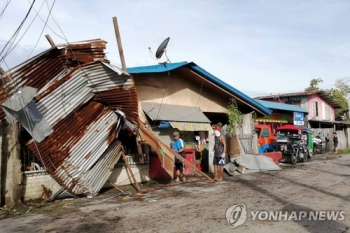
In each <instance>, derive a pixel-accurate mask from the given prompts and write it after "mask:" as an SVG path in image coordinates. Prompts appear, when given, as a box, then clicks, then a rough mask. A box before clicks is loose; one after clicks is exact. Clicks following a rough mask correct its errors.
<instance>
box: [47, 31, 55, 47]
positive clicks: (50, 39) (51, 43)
mask: <svg viewBox="0 0 350 233" xmlns="http://www.w3.org/2000/svg"><path fill="white" fill-rule="evenodd" d="M45 37H46V39H47V41H48V42H49V43H50V45H51V47H52V48H56V45H55V43H54V42H53V40H52V38H51V36H50V35H49V34H46V35H45Z"/></svg>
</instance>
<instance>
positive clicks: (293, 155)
mask: <svg viewBox="0 0 350 233" xmlns="http://www.w3.org/2000/svg"><path fill="white" fill-rule="evenodd" d="M297 157H298V155H297V153H295V152H293V153H292V154H291V155H290V159H291V162H292V164H293V165H295V164H297V161H298V158H297Z"/></svg>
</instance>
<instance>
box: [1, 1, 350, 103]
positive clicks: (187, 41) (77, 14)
mask: <svg viewBox="0 0 350 233" xmlns="http://www.w3.org/2000/svg"><path fill="white" fill-rule="evenodd" d="M6 2H7V0H3V1H0V10H2V9H3V5H4V3H6ZM30 2H31V0H12V1H11V2H10V4H9V5H8V7H7V8H6V10H5V12H4V14H3V16H2V17H1V18H0V28H1V33H0V49H1V48H2V47H3V46H4V45H5V44H6V42H7V41H8V40H9V39H10V38H11V36H12V34H13V33H14V31H15V30H16V29H17V27H18V26H19V24H20V23H21V21H22V19H23V18H24V16H25V14H26V12H27V11H28V9H29V6H30ZM42 3H44V4H43V7H42V8H41V10H40V11H39V9H40V6H41V5H42ZM47 3H48V5H49V6H51V5H52V3H53V0H47V2H46V1H43V0H37V1H36V3H35V5H34V8H35V9H36V11H39V15H40V16H41V17H42V19H43V20H44V21H45V20H46V17H47V15H48V7H47V5H46V4H47ZM349 10H350V1H341V0H338V1H328V0H327V1H322V0H317V1H316V0H308V1H297V0H294V1H283V0H279V1H273V0H269V1H268V0H265V1H264V0H211V1H209V0H177V1H172V0H147V1H146V0H143V1H141V0H139V1H138V0H119V1H115V0H101V1H86V0H84V1H83V0H76V1H68V0H57V1H56V2H55V5H54V6H53V10H52V12H53V16H54V17H55V18H56V20H57V22H58V24H59V26H60V27H61V29H62V31H63V32H64V34H65V36H66V37H67V39H68V40H69V41H70V42H73V41H79V40H88V39H94V38H101V39H104V40H106V41H107V42H108V44H107V51H106V52H107V57H108V59H109V60H110V61H111V62H112V63H113V64H115V65H117V66H120V59H119V54H118V49H117V44H116V39H115V34H114V30H113V23H112V17H113V16H116V17H117V18H118V23H119V29H120V33H121V38H122V44H123V49H124V55H125V60H126V64H127V66H128V67H133V66H143V65H154V64H156V63H157V61H156V60H154V59H153V58H152V57H151V56H150V54H149V51H148V47H151V49H152V51H153V52H154V53H155V51H156V49H157V47H158V45H159V44H160V43H161V42H162V41H163V40H164V39H165V38H167V37H170V42H169V45H168V49H167V55H168V57H169V59H170V61H171V62H181V61H188V62H190V61H193V62H195V63H196V64H198V65H199V66H201V67H202V68H204V69H205V70H207V71H209V72H210V73H212V74H214V75H215V76H217V77H219V78H220V79H222V80H223V81H225V82H227V83H229V84H230V85H232V86H234V87H236V88H237V89H239V90H241V91H243V92H245V93H246V94H248V95H250V96H257V95H265V94H270V93H273V94H277V93H285V92H294V91H302V90H303V89H304V88H305V87H307V86H308V84H309V81H310V80H311V79H313V78H322V79H323V80H324V83H323V84H322V85H321V87H324V88H328V87H332V86H333V84H334V82H335V80H336V79H342V78H345V80H346V81H350V68H349V64H350V63H349V62H350V31H349V30H348V28H349V27H348V24H349V22H350V15H349V13H348V12H349ZM0 12H1V11H0ZM35 15H36V13H35V11H33V12H32V13H31V14H30V16H29V18H28V21H27V22H26V24H25V25H24V27H23V29H22V31H21V32H20V34H19V36H18V37H17V40H16V43H17V41H18V39H19V38H20V37H21V36H22V35H23V34H24V31H25V30H26V29H27V27H28V26H29V23H30V22H31V20H32V19H33V18H34V16H35ZM48 26H49V27H50V28H52V30H50V29H49V28H44V31H43V33H42V35H41V36H40V34H41V32H42V29H43V27H44V23H43V21H42V20H41V19H40V18H39V17H36V19H35V20H34V21H33V23H32V25H31V26H30V27H29V29H28V31H27V32H26V33H25V34H24V36H23V38H22V39H21V40H20V41H19V42H18V44H17V45H16V47H15V48H14V50H13V51H12V52H11V53H10V54H8V55H7V56H6V58H5V61H6V64H7V65H8V66H9V67H13V66H15V65H17V64H19V63H21V62H23V61H25V60H26V59H27V58H28V57H30V56H33V55H35V54H37V53H39V52H41V51H43V50H45V49H48V48H50V45H49V43H48V42H47V40H46V38H45V34H50V35H51V37H52V39H53V40H54V41H55V43H64V42H65V41H64V40H63V39H61V38H60V37H59V36H61V37H62V33H61V32H60V30H59V28H58V27H57V25H56V24H55V23H54V21H53V20H52V18H49V21H48ZM55 33H57V34H58V35H59V36H57V35H56V34H55ZM38 39H39V41H38ZM37 41H38V44H37V46H36V47H35V49H34V46H35V44H36V43H37ZM164 59H165V58H164ZM164 59H163V60H164ZM6 64H4V63H3V64H1V67H2V68H3V69H4V70H7V67H6ZM348 77H349V78H348Z"/></svg>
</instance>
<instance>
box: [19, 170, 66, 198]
mask: <svg viewBox="0 0 350 233" xmlns="http://www.w3.org/2000/svg"><path fill="white" fill-rule="evenodd" d="M42 185H44V186H45V187H46V188H47V189H50V190H51V191H52V193H56V192H57V191H58V190H59V189H60V185H59V184H58V183H57V182H56V181H55V180H54V179H53V178H52V177H51V175H50V174H49V173H48V172H36V171H33V172H26V173H25V174H24V178H23V199H24V200H25V201H27V200H31V199H38V198H42V194H43V191H44V189H43V187H42Z"/></svg>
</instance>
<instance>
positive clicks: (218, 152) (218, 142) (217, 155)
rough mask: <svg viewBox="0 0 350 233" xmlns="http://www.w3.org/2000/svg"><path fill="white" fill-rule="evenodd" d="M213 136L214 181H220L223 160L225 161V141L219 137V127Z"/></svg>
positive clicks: (222, 171) (221, 136) (222, 137)
mask: <svg viewBox="0 0 350 233" xmlns="http://www.w3.org/2000/svg"><path fill="white" fill-rule="evenodd" d="M214 134H215V138H214V140H215V144H214V148H213V154H214V158H213V165H214V180H216V181H222V179H223V177H224V166H225V162H224V159H225V152H226V140H225V137H224V136H223V135H221V132H220V127H215V131H214ZM219 170H220V171H219ZM218 173H219V174H218Z"/></svg>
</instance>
